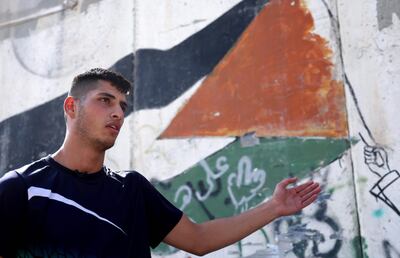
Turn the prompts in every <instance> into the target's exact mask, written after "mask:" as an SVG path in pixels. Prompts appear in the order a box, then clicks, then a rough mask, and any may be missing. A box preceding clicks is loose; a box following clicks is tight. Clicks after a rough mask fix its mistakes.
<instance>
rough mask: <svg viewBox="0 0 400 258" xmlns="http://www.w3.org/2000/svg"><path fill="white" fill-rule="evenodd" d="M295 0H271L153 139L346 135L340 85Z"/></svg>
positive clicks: (305, 13)
mask: <svg viewBox="0 0 400 258" xmlns="http://www.w3.org/2000/svg"><path fill="white" fill-rule="evenodd" d="M313 27H314V22H313V18H312V16H311V14H310V12H309V11H308V10H307V9H306V8H305V6H304V3H303V2H302V1H300V0H294V1H293V0H275V1H274V0H272V1H271V2H270V3H269V4H267V5H266V6H265V7H264V9H263V10H262V12H261V13H260V14H259V15H258V16H257V17H256V18H255V19H254V20H253V22H252V23H251V24H250V25H249V27H248V28H247V29H246V31H245V32H244V33H243V34H242V36H241V37H240V39H239V40H238V42H237V43H236V45H235V46H234V47H233V49H231V51H230V52H229V53H228V54H227V55H226V56H225V57H224V59H223V60H222V61H221V62H220V63H219V64H218V65H217V66H216V67H215V69H214V70H213V72H212V73H211V74H210V75H209V76H208V77H207V78H206V79H205V80H204V82H203V83H202V85H201V86H200V88H199V89H198V91H197V92H196V93H195V94H194V95H193V96H192V98H191V99H189V101H188V102H187V103H186V104H185V106H184V107H183V108H182V109H181V110H180V111H179V112H178V114H177V115H176V117H175V118H174V119H173V120H172V122H171V124H170V125H169V127H168V128H167V129H166V130H165V131H164V133H163V134H162V135H161V137H160V138H181V137H194V136H241V135H243V134H245V133H248V132H256V135H257V136H261V137H270V136H323V137H335V138H341V137H346V136H347V120H346V110H345V96H344V88H343V83H342V82H339V81H335V80H333V75H332V69H333V64H332V62H331V61H330V60H331V55H332V51H331V50H330V48H329V47H328V44H327V41H326V40H325V39H323V38H322V37H321V36H319V35H317V34H315V33H312V30H313Z"/></svg>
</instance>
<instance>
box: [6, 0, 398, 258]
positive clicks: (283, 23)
mask: <svg viewBox="0 0 400 258" xmlns="http://www.w3.org/2000/svg"><path fill="white" fill-rule="evenodd" d="M322 2H323V4H324V5H325V6H326V7H327V3H326V2H325V1H322ZM378 6H380V10H381V11H382V10H384V11H386V12H388V9H387V8H386V9H385V8H384V7H382V6H383V5H382V4H378ZM328 9H329V8H328ZM392 12H394V13H397V14H398V12H396V10H392V11H391V13H392ZM328 13H329V16H330V18H331V20H332V22H333V27H334V28H336V29H337V30H338V28H337V27H338V24H337V21H336V20H335V18H334V15H333V14H332V12H331V11H330V10H328ZM387 23H388V20H387V19H386V20H381V23H380V25H381V26H382V27H385V26H386V27H387V26H388V25H387ZM314 29H315V24H314V19H313V16H312V14H311V12H310V10H309V9H308V8H307V6H306V4H305V1H301V0H291V1H288V0H270V1H268V0H244V1H241V2H240V3H238V4H237V5H235V6H234V7H232V8H231V9H230V10H228V11H226V12H225V13H224V14H222V15H221V16H220V17H218V18H217V19H215V20H214V21H213V22H212V23H210V24H209V25H207V26H206V27H205V28H203V29H202V30H200V31H198V32H196V33H194V34H192V35H191V36H189V37H188V38H186V39H185V40H183V41H182V42H180V43H179V44H177V45H175V46H173V47H172V48H170V49H167V50H160V49H139V50H137V51H136V52H135V53H131V54H128V55H126V56H124V57H122V58H121V59H120V60H117V61H116V62H115V64H114V65H113V66H112V67H110V68H111V69H112V70H115V71H118V72H120V73H122V74H123V75H124V76H125V77H127V78H128V79H129V80H131V81H133V82H134V83H135V94H134V99H130V100H129V103H130V105H129V109H128V112H127V114H128V115H129V114H132V113H134V112H139V111H143V110H149V109H160V108H163V107H166V106H168V105H169V104H171V103H172V102H173V101H175V100H176V99H178V98H179V97H180V96H182V95H183V94H184V93H185V92H186V91H187V90H188V89H190V88H191V87H192V86H193V85H194V84H195V83H196V82H198V81H200V80H201V78H204V80H202V81H201V83H200V85H199V87H198V89H197V90H196V92H195V93H194V94H193V95H192V96H191V97H190V99H188V100H187V101H185V103H183V104H182V106H181V107H180V109H179V110H178V112H177V113H176V114H175V116H174V117H173V118H172V120H171V121H170V123H169V125H168V126H167V127H166V128H165V130H163V131H162V133H161V134H160V135H159V137H158V138H157V139H156V141H157V142H163V141H168V140H171V139H192V138H196V139H198V138H209V137H222V138H224V137H226V138H228V137H232V138H234V140H233V141H232V142H230V143H229V144H227V145H226V146H224V147H223V148H221V149H219V150H218V151H216V152H214V153H212V154H211V155H209V156H207V157H206V158H204V159H203V158H202V159H199V161H198V162H197V163H196V164H194V165H193V166H191V167H190V168H187V169H185V170H184V171H181V173H180V174H179V175H177V176H175V177H173V178H170V179H168V180H163V181H157V180H156V179H153V180H152V183H154V185H155V186H156V188H157V189H158V190H159V191H160V192H161V193H162V194H164V195H165V196H166V197H167V198H168V199H169V200H170V201H171V202H173V203H175V204H176V206H177V207H179V208H180V209H182V210H183V211H184V212H185V213H186V214H188V215H189V216H190V217H191V218H192V219H193V220H195V221H197V222H203V221H206V220H210V219H214V218H218V217H223V216H231V215H235V214H238V213H240V212H243V211H245V210H247V209H249V208H251V207H253V206H255V205H257V204H259V203H261V202H262V201H264V200H265V199H266V198H268V197H269V196H270V195H271V194H272V191H273V189H274V186H275V185H276V183H277V182H279V181H280V180H281V179H283V178H285V177H288V176H296V177H298V178H300V179H304V178H309V177H313V176H314V175H315V173H321V170H328V171H329V165H330V164H332V163H333V162H338V161H340V160H341V158H342V157H343V156H345V155H346V153H347V151H348V150H349V148H350V145H351V144H352V142H350V141H349V129H348V126H347V125H348V120H347V113H346V99H345V88H344V87H345V86H347V87H349V90H350V93H351V94H350V97H351V98H353V100H352V101H353V102H354V103H355V105H356V108H357V111H358V113H359V116H360V118H361V120H362V123H363V125H364V127H365V129H366V131H367V134H368V136H367V140H366V139H365V138H366V137H364V136H363V135H362V134H359V136H360V137H359V138H360V141H361V142H362V143H364V145H365V148H364V156H365V164H366V165H367V166H368V168H369V170H370V172H372V173H374V174H375V175H376V176H377V179H376V184H374V185H373V187H372V188H371V189H370V193H371V194H372V196H373V197H375V198H376V199H377V200H378V199H379V200H380V201H382V202H383V203H385V205H387V206H388V207H389V208H390V209H391V210H392V211H393V212H395V213H396V214H397V215H400V211H399V208H398V207H399V206H398V205H397V204H396V202H395V200H396V199H395V198H392V196H393V195H394V194H396V193H395V192H396V191H395V189H394V188H395V184H396V183H398V180H397V179H398V178H399V177H400V174H399V172H398V171H397V170H395V169H393V168H391V167H390V166H389V161H388V154H387V151H386V150H385V148H383V147H381V146H379V145H378V144H376V143H375V140H374V138H373V137H372V134H371V132H370V129H369V128H368V126H367V124H366V122H365V120H364V118H363V116H362V113H361V111H360V109H359V106H358V104H357V102H358V101H357V98H356V95H355V93H354V90H353V89H352V85H351V83H350V81H349V79H348V77H347V75H346V73H344V74H343V80H344V82H343V81H341V80H338V79H337V78H341V77H340V76H337V75H335V74H334V69H335V65H337V64H335V63H333V61H332V56H333V55H334V50H332V49H331V48H330V44H329V42H328V39H325V38H323V37H322V36H320V35H318V34H317V33H316V32H315V31H314ZM336 32H337V31H336ZM339 41H340V39H339ZM339 43H340V44H341V42H339ZM339 51H340V52H341V51H342V50H341V49H339ZM340 54H341V53H340ZM342 59H343V58H342V57H341V58H340V59H339V62H342ZM340 65H342V66H343V67H344V65H343V64H340ZM65 96H66V94H64V95H62V96H59V97H57V98H55V99H52V100H50V101H49V102H47V103H45V104H42V105H39V106H37V107H35V108H33V109H31V110H28V111H26V112H24V113H21V114H17V115H15V116H13V117H10V118H8V119H6V120H4V121H2V122H1V123H0V151H1V155H0V173H4V172H6V171H8V170H11V169H14V168H17V167H19V166H21V165H23V164H26V163H28V162H31V161H33V160H35V159H38V158H40V157H43V156H45V155H47V154H48V153H52V152H54V151H55V150H56V149H57V148H58V147H59V145H60V144H61V143H62V140H63V137H64V131H65V124H64V118H63V114H62V112H54V110H61V107H62V103H63V100H64V98H65ZM43 114H46V116H43ZM19 139H24V141H21V140H19ZM27 142H28V143H29V146H27V144H26V143H27ZM10 143H13V144H10ZM347 172H350V171H347ZM0 176H1V174H0ZM327 184H328V183H327V178H324V179H323V184H322V185H323V186H324V187H325V189H328V186H327ZM330 194H331V193H330V192H327V193H326V194H325V195H322V196H321V197H320V199H319V200H318V202H317V204H316V205H315V206H316V208H315V209H314V211H313V212H312V213H308V214H304V213H300V214H297V215H296V216H292V217H285V218H281V219H279V220H277V221H275V222H274V223H273V224H272V225H271V230H270V231H268V230H266V229H262V230H260V232H259V233H260V234H261V235H262V236H263V238H264V239H265V243H266V244H269V243H271V242H273V241H272V239H273V238H274V237H278V240H277V241H278V243H279V242H280V243H285V241H286V242H288V243H289V244H288V245H287V247H286V249H285V248H283V249H282V248H281V249H280V250H278V252H282V251H283V252H284V253H283V254H282V253H280V254H281V255H292V256H295V257H308V256H309V255H313V256H315V257H338V253H339V251H340V250H341V248H342V247H343V245H344V243H343V236H342V230H343V228H342V225H341V223H340V222H339V221H338V220H337V219H336V218H334V217H332V216H331V214H329V213H328V212H327V209H328V207H327V202H326V201H327V200H328V199H329V198H330ZM288 239H289V240H288ZM353 240H354V242H353V245H354V249H355V250H356V255H355V257H367V256H365V254H363V253H364V251H365V250H364V249H362V248H361V246H362V245H363V241H364V240H363V239H362V238H360V237H357V238H354V239H353ZM237 246H238V250H239V251H238V256H240V257H253V256H244V252H242V250H243V248H244V244H243V243H241V242H239V243H238V244H237ZM382 250H384V254H385V257H400V254H399V251H398V250H397V249H396V247H395V245H393V244H392V243H391V242H390V241H389V240H384V241H383V242H382ZM176 252H178V250H176V249H174V248H171V247H168V246H166V245H161V246H160V247H159V248H157V249H156V250H155V251H154V253H155V254H158V255H170V254H175V253H176ZM263 252H264V253H263ZM265 252H266V251H265V250H259V251H257V253H256V254H254V257H256V255H266V253H265Z"/></svg>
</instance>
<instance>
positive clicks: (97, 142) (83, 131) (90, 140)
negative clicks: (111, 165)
mask: <svg viewBox="0 0 400 258" xmlns="http://www.w3.org/2000/svg"><path fill="white" fill-rule="evenodd" d="M90 128H91V127H90V125H89V122H88V120H87V118H86V113H85V109H84V108H81V110H80V112H79V113H78V117H77V132H78V134H79V135H80V137H81V139H82V140H83V141H84V144H89V145H91V146H93V148H95V149H96V150H99V151H106V150H108V149H110V148H111V147H113V146H114V143H115V139H114V140H108V141H107V140H105V139H100V138H99V137H95V136H93V135H92V134H91V130H90Z"/></svg>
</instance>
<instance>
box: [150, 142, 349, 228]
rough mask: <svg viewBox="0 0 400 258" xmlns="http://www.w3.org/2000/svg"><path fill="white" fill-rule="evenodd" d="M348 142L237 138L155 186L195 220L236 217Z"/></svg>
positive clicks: (324, 161)
mask: <svg viewBox="0 0 400 258" xmlns="http://www.w3.org/2000/svg"><path fill="white" fill-rule="evenodd" d="M349 146H350V144H349V141H348V140H346V139H330V138H328V139H319V138H318V139H315V138H314V139H313V138H263V139H260V144H259V145H255V146H253V147H242V146H241V145H240V143H239V141H235V142H233V143H232V144H230V145H228V146H226V147H225V148H224V149H222V150H220V151H218V152H216V153H215V154H213V155H212V156H210V157H208V158H207V159H206V160H203V161H200V162H199V163H197V164H196V165H195V166H194V167H192V168H190V169H188V170H187V171H185V172H184V173H182V174H180V175H178V176H176V177H174V178H172V179H170V180H167V181H164V182H161V183H158V184H156V188H157V189H158V190H159V191H160V192H161V193H162V194H163V195H164V196H165V197H166V198H167V199H169V200H170V201H171V202H172V203H174V204H175V205H176V206H177V207H179V208H183V211H184V212H185V213H186V214H187V215H188V216H190V217H191V218H192V219H194V220H195V221H197V222H203V221H207V220H209V219H212V218H217V217H224V216H232V215H234V214H238V213H240V212H241V211H243V210H246V209H248V208H250V207H253V206H255V205H257V204H259V203H260V202H262V201H263V200H264V199H265V198H266V197H268V196H270V195H271V194H272V192H273V189H274V188H275V185H276V184H277V183H278V182H279V181H281V180H282V179H283V178H286V177H288V176H296V177H298V178H304V177H306V176H307V175H308V174H309V173H310V172H312V171H314V170H316V169H318V168H321V167H324V166H326V165H327V164H329V163H331V162H332V161H334V160H336V159H337V158H339V157H340V156H341V155H342V154H343V152H344V151H346V150H347V149H348V148H349ZM207 171H208V172H207Z"/></svg>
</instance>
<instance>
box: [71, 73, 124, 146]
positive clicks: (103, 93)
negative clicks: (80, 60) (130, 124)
mask: <svg viewBox="0 0 400 258" xmlns="http://www.w3.org/2000/svg"><path fill="white" fill-rule="evenodd" d="M126 108H127V102H126V95H125V94H123V93H121V92H120V91H119V90H118V89H116V88H115V87H113V86H112V85H111V83H110V82H107V81H103V80H99V81H98V87H96V88H95V89H94V90H91V91H89V92H88V93H87V94H86V96H85V97H84V98H82V99H80V100H78V101H77V116H76V119H75V123H74V125H75V126H74V129H75V130H74V131H75V132H76V133H78V134H79V136H80V138H81V139H82V140H83V141H84V142H85V144H90V145H92V146H93V147H95V148H96V149H98V150H101V151H105V150H107V149H109V148H111V147H112V146H113V145H114V143H115V140H116V139H117V136H118V133H119V131H120V129H121V127H122V124H123V123H124V111H125V110H126Z"/></svg>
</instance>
